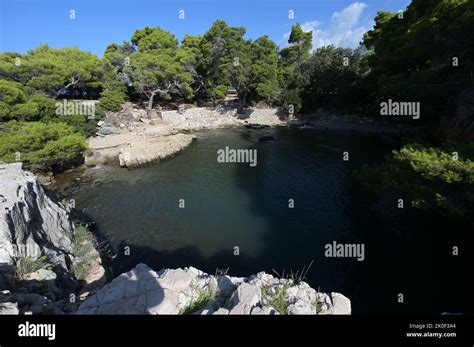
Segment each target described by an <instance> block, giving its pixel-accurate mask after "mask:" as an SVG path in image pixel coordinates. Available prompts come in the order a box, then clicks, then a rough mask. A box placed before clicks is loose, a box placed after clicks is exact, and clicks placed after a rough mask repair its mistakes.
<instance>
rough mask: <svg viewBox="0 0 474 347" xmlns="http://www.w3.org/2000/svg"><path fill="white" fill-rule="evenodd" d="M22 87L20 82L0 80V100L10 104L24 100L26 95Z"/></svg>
mask: <svg viewBox="0 0 474 347" xmlns="http://www.w3.org/2000/svg"><path fill="white" fill-rule="evenodd" d="M22 89H23V88H22V85H21V84H20V83H17V82H13V81H7V80H0V101H1V102H4V103H6V104H7V105H10V106H11V105H15V104H19V103H22V102H25V100H26V95H25V93H24V92H23V90H22Z"/></svg>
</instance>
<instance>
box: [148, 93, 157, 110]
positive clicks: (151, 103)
mask: <svg viewBox="0 0 474 347" xmlns="http://www.w3.org/2000/svg"><path fill="white" fill-rule="evenodd" d="M155 94H156V93H155V92H153V93H151V95H150V99H148V107H147V108H148V109H149V110H151V109H152V108H153V98H154V97H155Z"/></svg>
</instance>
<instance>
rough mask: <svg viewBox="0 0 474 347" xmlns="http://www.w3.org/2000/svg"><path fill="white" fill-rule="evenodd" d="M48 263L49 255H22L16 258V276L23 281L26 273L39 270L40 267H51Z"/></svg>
mask: <svg viewBox="0 0 474 347" xmlns="http://www.w3.org/2000/svg"><path fill="white" fill-rule="evenodd" d="M51 267H52V266H51V264H49V263H48V257H46V256H42V257H29V256H21V257H18V258H16V259H15V277H16V278H17V280H19V281H23V280H24V279H25V277H26V275H28V274H30V273H33V272H35V271H38V270H39V269H48V270H50V269H51Z"/></svg>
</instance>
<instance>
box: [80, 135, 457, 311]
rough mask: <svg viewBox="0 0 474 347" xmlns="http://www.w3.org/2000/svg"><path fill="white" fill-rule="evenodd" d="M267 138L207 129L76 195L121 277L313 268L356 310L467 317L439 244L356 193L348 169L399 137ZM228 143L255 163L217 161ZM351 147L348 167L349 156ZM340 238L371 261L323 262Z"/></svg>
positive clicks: (108, 173) (322, 284)
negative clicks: (391, 223) (150, 271)
mask: <svg viewBox="0 0 474 347" xmlns="http://www.w3.org/2000/svg"><path fill="white" fill-rule="evenodd" d="M265 133H271V134H273V136H274V137H275V138H276V139H277V141H275V142H258V141H256V139H257V138H258V136H259V135H261V134H262V131H257V130H252V131H246V130H223V131H214V132H203V133H200V134H198V139H197V141H196V142H195V143H194V144H193V145H192V146H191V147H190V148H189V149H187V150H186V151H184V152H183V153H182V154H180V155H178V156H177V157H176V158H174V159H172V160H169V161H166V162H163V163H160V164H157V165H154V166H149V167H145V168H139V169H135V170H125V169H119V168H110V169H107V170H103V171H101V170H97V172H96V173H95V179H94V184H90V185H85V186H83V187H82V188H81V189H80V190H79V191H78V192H77V193H76V195H75V196H74V198H75V199H76V205H77V207H78V208H84V209H85V211H86V212H87V213H88V214H89V215H90V216H91V217H92V218H94V220H96V221H97V232H99V233H100V234H101V235H103V236H104V237H105V238H106V239H108V240H109V241H110V243H111V245H112V246H113V248H114V249H115V251H116V252H117V254H118V256H117V258H116V260H115V261H114V272H115V274H118V273H120V272H122V271H126V270H128V269H130V268H131V267H133V266H135V265H136V264H137V263H139V262H144V263H146V264H148V265H150V266H151V267H153V268H155V269H157V270H158V269H160V268H163V267H184V266H189V265H192V266H195V267H197V268H200V269H202V270H204V271H206V272H209V273H212V274H214V272H215V270H216V268H219V269H226V268H229V274H231V275H235V276H238V275H249V274H252V273H256V272H258V271H267V272H270V273H271V272H272V269H275V270H277V271H278V272H280V273H281V272H282V270H283V269H285V270H286V272H288V271H290V270H294V271H295V270H297V269H301V268H302V267H303V266H305V265H308V264H309V263H310V262H311V261H312V260H314V263H313V266H312V267H311V269H310V270H309V272H308V274H307V282H308V283H310V284H311V285H312V286H313V287H314V288H316V289H317V288H319V289H320V290H321V291H323V292H330V291H338V292H341V293H343V294H344V295H346V296H348V297H349V298H350V299H351V300H352V305H353V311H354V313H375V312H382V313H394V312H418V313H428V312H433V313H441V312H444V311H450V312H459V310H460V305H461V304H460V302H458V301H456V298H455V292H456V290H457V289H459V288H456V287H452V286H447V285H446V283H447V281H450V279H449V276H450V274H446V273H445V274H444V275H443V276H444V277H441V278H440V276H439V274H438V271H439V270H440V269H443V268H444V267H443V266H441V265H439V264H440V262H443V260H440V257H439V255H438V254H436V252H437V251H438V249H439V247H440V244H442V243H440V242H438V241H431V240H428V241H426V238H425V236H423V237H422V236H420V237H417V236H416V232H417V230H419V225H415V224H413V225H409V228H408V233H407V232H406V228H402V229H403V230H405V231H403V230H400V231H395V232H394V231H393V228H386V227H384V226H383V225H381V224H380V223H376V222H372V218H373V216H372V215H371V213H370V211H364V210H362V211H361V209H360V206H359V201H358V200H357V198H355V197H354V195H353V193H352V177H351V174H352V171H353V170H354V169H356V168H359V167H360V165H361V164H363V163H373V162H377V161H381V160H382V159H383V157H384V155H386V154H388V153H389V152H390V151H391V150H392V149H393V148H395V147H396V145H395V144H394V142H393V141H387V139H386V138H381V137H374V136H364V135H355V134H348V133H336V132H320V131H315V130H299V129H287V128H284V129H273V130H268V131H266V132H265ZM225 146H229V147H230V148H255V149H257V151H258V157H257V158H258V164H257V166H256V167H249V165H248V164H229V163H227V164H223V163H218V162H217V160H216V158H217V150H218V149H221V148H224V147H225ZM344 151H348V152H349V155H350V157H349V159H350V160H349V161H343V160H342V158H343V152H344ZM179 199H184V201H185V208H179ZM289 199H294V208H292V209H290V208H288V201H289ZM410 223H411V222H410ZM430 223H431V222H430V221H421V222H420V224H421V225H424V226H427V225H428V224H430ZM402 224H403V223H402ZM405 227H406V225H405ZM431 227H434V228H436V226H431ZM395 230H396V228H395ZM432 231H433V230H431V231H430V232H432ZM414 235H415V236H414ZM333 241H337V242H340V243H342V242H346V243H363V244H364V245H365V260H364V261H361V262H359V261H357V260H356V259H355V258H327V257H325V255H324V245H325V244H327V243H332V242H333ZM125 246H129V247H130V252H131V253H130V255H129V256H127V255H124V254H123V249H124V247H125ZM235 246H238V247H239V250H240V255H234V247H235ZM398 293H404V297H405V303H404V304H399V303H398V302H397V294H398ZM447 295H448V296H451V297H450V300H446V296H447ZM443 298H445V299H444V300H443ZM446 305H450V306H446Z"/></svg>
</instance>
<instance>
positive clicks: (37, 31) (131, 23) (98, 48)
mask: <svg viewBox="0 0 474 347" xmlns="http://www.w3.org/2000/svg"><path fill="white" fill-rule="evenodd" d="M409 2H410V0H359V1H350V0H220V1H219V0H102V1H101V0H42V1H40V0H0V52H5V51H14V52H21V53H24V52H26V51H27V50H28V49H30V48H34V47H37V46H38V45H39V44H41V43H48V44H49V45H50V46H51V47H55V48H59V47H67V46H78V47H80V48H81V49H83V50H85V51H89V52H92V53H95V54H97V55H98V56H102V54H103V52H104V50H105V48H106V47H107V45H108V44H109V43H112V42H117V43H121V42H123V41H124V40H129V39H130V37H131V36H132V34H133V32H134V31H135V30H136V29H140V28H143V27H144V26H146V25H148V26H160V27H162V28H163V29H166V30H168V31H170V32H172V33H173V34H175V35H176V36H177V37H178V38H180V39H181V38H182V37H183V36H184V34H193V35H198V34H202V33H204V32H205V31H206V30H207V29H208V28H209V27H210V26H211V24H212V22H213V21H214V20H216V19H224V20H225V21H227V23H228V24H230V25H232V26H244V27H245V28H246V29H247V34H246V36H247V37H248V38H257V37H259V36H261V35H268V36H269V37H270V38H271V39H272V40H273V41H275V42H276V43H277V44H278V45H279V46H284V45H285V44H286V38H287V35H288V33H289V31H290V28H291V25H293V24H295V23H296V22H300V23H302V24H303V28H304V29H305V30H307V31H309V30H311V31H313V37H314V40H313V43H314V46H315V47H318V46H322V45H325V44H330V43H332V44H335V45H337V46H342V47H353V48H354V47H355V46H357V43H358V42H359V40H360V38H361V37H362V34H363V32H365V31H367V30H369V29H370V28H371V27H372V25H373V17H374V16H375V14H376V13H377V12H378V11H381V10H384V11H392V12H396V11H398V10H400V9H405V8H406V7H407V6H408V4H409ZM70 10H74V11H75V19H70ZM180 10H184V16H185V18H184V19H180V18H179V14H180V13H179V11H180ZM290 10H292V11H294V18H293V19H291V18H289V11H290Z"/></svg>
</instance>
